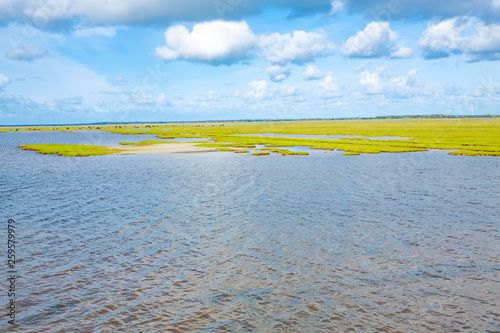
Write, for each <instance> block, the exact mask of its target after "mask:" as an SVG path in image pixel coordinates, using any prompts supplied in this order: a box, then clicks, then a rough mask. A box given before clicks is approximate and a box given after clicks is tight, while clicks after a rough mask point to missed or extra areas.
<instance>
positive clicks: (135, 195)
mask: <svg viewBox="0 0 500 333" xmlns="http://www.w3.org/2000/svg"><path fill="white" fill-rule="evenodd" d="M144 139H150V137H149V136H147V137H146V136H141V137H139V136H137V137H136V136H127V137H125V140H124V136H121V135H116V134H109V135H108V134H92V133H86V134H84V133H74V134H72V133H16V134H14V133H12V134H11V133H8V134H0V153H1V155H2V168H1V174H0V184H1V194H2V195H1V198H2V218H3V220H4V223H6V221H7V219H8V218H13V219H15V220H16V225H17V229H16V231H17V241H18V247H17V248H16V249H17V255H18V258H21V259H20V260H19V261H18V263H17V270H18V271H19V273H20V277H19V278H18V280H17V282H16V283H17V285H16V288H17V291H18V293H17V294H16V296H17V301H16V303H17V311H18V312H17V317H16V319H18V321H19V325H18V327H16V328H15V330H16V331H19V332H165V331H169V332H398V331H400V332H428V331H434V332H453V331H457V332H495V331H500V311H499V299H500V291H499V290H500V258H499V244H500V231H499V221H500V216H499V210H498V204H499V199H500V198H499V190H498V189H499V185H500V184H499V178H500V175H499V161H500V159H499V158H494V157H464V156H450V155H447V153H446V152H443V151H430V152H421V153H403V154H379V155H361V156H355V157H347V156H342V155H341V153H335V152H334V153H331V152H330V153H325V154H323V153H316V154H311V155H309V156H281V155H270V156H263V157H256V156H249V155H247V154H232V153H203V154H179V155H128V156H100V157H87V158H71V157H60V156H52V155H39V154H36V153H34V152H29V151H22V150H20V149H17V148H16V146H17V145H20V144H27V143H41V142H46V143H57V142H58V143H60V142H68V143H85V144H108V145H112V144H117V143H118V142H119V141H140V140H144ZM5 260H6V259H5ZM5 296H6V295H4V293H3V294H2V297H3V298H2V300H5V302H3V304H6V301H7V299H6V297H5ZM2 320H3V321H4V323H3V324H2V325H3V326H2V327H6V325H7V324H6V317H5V316H4V319H2Z"/></svg>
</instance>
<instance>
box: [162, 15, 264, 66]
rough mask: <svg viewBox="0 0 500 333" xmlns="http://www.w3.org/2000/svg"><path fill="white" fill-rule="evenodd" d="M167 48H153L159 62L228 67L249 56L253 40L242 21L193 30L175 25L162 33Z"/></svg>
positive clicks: (209, 23)
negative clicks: (189, 62)
mask: <svg viewBox="0 0 500 333" xmlns="http://www.w3.org/2000/svg"><path fill="white" fill-rule="evenodd" d="M165 40H166V42H167V46H161V47H157V48H156V54H157V55H158V56H159V57H161V58H162V59H163V60H166V61H170V60H175V59H184V60H188V61H192V62H204V63H209V64H214V65H218V64H231V63H235V62H238V61H240V60H243V59H245V58H247V57H248V56H249V52H250V51H251V50H252V49H253V48H254V47H255V44H256V37H255V35H254V34H253V33H252V30H250V27H249V26H248V24H247V23H246V22H223V21H213V22H205V23H200V24H197V25H195V26H194V27H193V30H192V31H191V32H189V30H188V29H187V28H186V27H184V26H182V25H177V26H174V27H170V28H168V29H167V31H166V32H165Z"/></svg>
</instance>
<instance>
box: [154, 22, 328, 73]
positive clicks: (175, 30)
mask: <svg viewBox="0 0 500 333" xmlns="http://www.w3.org/2000/svg"><path fill="white" fill-rule="evenodd" d="M165 40H166V46H158V47H157V48H156V54H157V55H158V56H159V57H160V58H161V59H163V60H165V61H173V60H177V59H182V60H186V61H190V62H199V63H206V64H210V65H220V64H225V65H231V64H234V63H237V62H240V61H243V60H246V59H249V58H251V57H253V56H255V55H257V54H260V56H261V57H263V58H265V59H266V60H267V61H268V62H269V63H270V65H269V66H268V68H267V70H266V72H267V73H268V74H269V75H270V78H271V81H275V82H280V81H283V80H285V79H286V78H288V77H289V76H290V74H291V69H290V67H289V66H287V64H288V63H296V64H303V63H306V62H311V61H314V60H315V59H316V58H318V57H322V56H326V55H328V54H330V52H331V51H332V49H333V44H332V43H331V42H329V41H328V40H327V38H326V36H325V34H323V33H316V32H306V31H294V32H293V33H292V34H290V33H288V34H283V35H282V34H279V33H273V34H268V35H260V36H258V35H254V33H253V32H252V30H251V29H250V27H249V26H248V24H247V23H246V22H232V21H212V22H205V23H200V24H196V25H195V26H194V27H193V29H192V31H189V30H188V29H187V28H186V27H185V26H182V25H177V26H173V27H170V28H168V29H167V31H166V32H165Z"/></svg>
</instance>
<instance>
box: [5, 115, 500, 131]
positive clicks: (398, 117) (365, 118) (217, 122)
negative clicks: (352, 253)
mask: <svg viewBox="0 0 500 333" xmlns="http://www.w3.org/2000/svg"><path fill="white" fill-rule="evenodd" d="M499 117H500V115H491V114H484V115H474V116H471V115H443V114H430V115H403V116H398V115H394V116H375V117H349V118H296V119H233V120H230V119H229V120H185V121H182V120H180V121H130V122H95V123H61V124H27V125H1V124H0V128H12V127H40V126H106V125H156V124H161V125H170V124H174V125H178V124H207V123H214V124H220V123H231V124H232V123H269V122H289V121H335V120H377V119H404V118H410V119H428V118H430V119H441V118H451V119H453V118H499Z"/></svg>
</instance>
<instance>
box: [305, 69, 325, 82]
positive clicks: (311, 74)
mask: <svg viewBox="0 0 500 333" xmlns="http://www.w3.org/2000/svg"><path fill="white" fill-rule="evenodd" d="M303 77H304V79H305V80H319V79H321V78H322V77H323V72H321V71H320V70H319V69H318V68H317V67H316V66H313V65H309V66H307V68H306V70H305V71H304V74H303Z"/></svg>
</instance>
